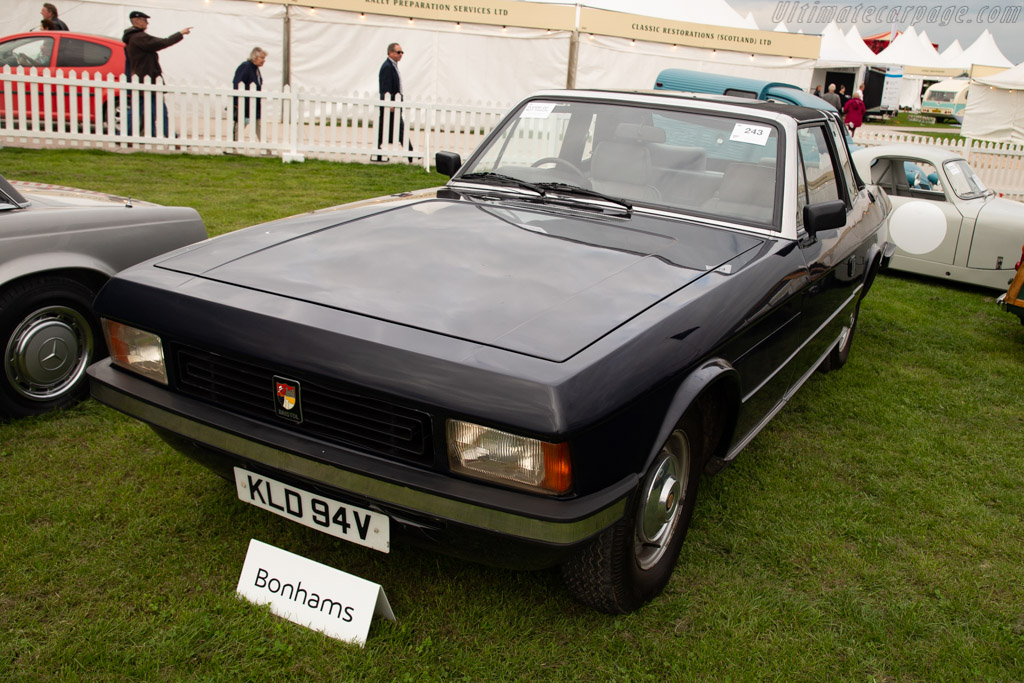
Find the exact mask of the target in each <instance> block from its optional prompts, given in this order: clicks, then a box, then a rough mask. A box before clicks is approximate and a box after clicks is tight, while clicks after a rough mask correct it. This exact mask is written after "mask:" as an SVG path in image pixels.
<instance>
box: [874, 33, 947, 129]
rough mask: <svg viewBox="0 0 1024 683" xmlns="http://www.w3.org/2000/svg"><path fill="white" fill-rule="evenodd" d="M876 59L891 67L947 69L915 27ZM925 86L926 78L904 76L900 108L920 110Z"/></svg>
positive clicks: (892, 43) (893, 42)
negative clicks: (925, 44)
mask: <svg viewBox="0 0 1024 683" xmlns="http://www.w3.org/2000/svg"><path fill="white" fill-rule="evenodd" d="M876 58H877V60H878V62H879V63H880V64H885V65H891V66H902V67H908V66H910V67H924V68H938V69H944V68H946V65H945V64H944V63H943V61H942V58H941V57H939V53H938V52H936V51H935V48H934V47H932V46H931V45H930V44H929V45H928V47H927V48H926V47H925V46H924V44H923V43H922V42H921V40H920V38H919V37H918V34H917V31H916V30H915V29H914V27H913V26H909V27H907V30H906V31H904V32H903V33H901V34H900V35H899V36H897V37H896V40H894V41H892V42H891V43H889V47H887V48H885V49H884V50H882V51H881V52H879V53H878V55H877V57H876ZM923 86H924V77H922V76H913V75H907V74H904V75H903V78H902V81H901V84H900V99H899V106H900V108H901V109H902V108H906V109H920V108H921V89H922V87H923Z"/></svg>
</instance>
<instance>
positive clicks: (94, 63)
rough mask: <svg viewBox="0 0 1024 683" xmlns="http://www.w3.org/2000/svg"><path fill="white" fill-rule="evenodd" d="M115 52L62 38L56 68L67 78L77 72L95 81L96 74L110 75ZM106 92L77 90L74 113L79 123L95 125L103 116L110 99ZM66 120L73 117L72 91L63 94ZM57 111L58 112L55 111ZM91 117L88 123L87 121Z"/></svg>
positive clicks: (92, 89)
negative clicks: (93, 123)
mask: <svg viewBox="0 0 1024 683" xmlns="http://www.w3.org/2000/svg"><path fill="white" fill-rule="evenodd" d="M114 52H115V51H114V50H113V49H112V48H111V47H110V46H108V45H105V44H103V43H99V42H95V41H91V40H84V39H82V38H72V37H69V36H61V37H60V39H59V44H58V45H57V63H56V68H58V69H62V70H63V71H64V75H65V76H67V75H69V74H70V72H72V71H74V72H75V73H76V74H77V75H79V76H82V75H85V74H88V75H89V76H90V77H92V78H95V77H96V75H97V74H104V73H108V72H109V70H108V64H109V63H110V62H111V61H112V60H113V59H114V57H115V56H116V55H115V54H114ZM107 93H108V91H107V90H106V89H104V88H88V87H81V88H76V93H75V110H76V111H77V113H78V120H80V121H81V120H88V121H95V120H96V118H97V117H99V116H100V115H101V112H102V110H103V103H104V102H105V101H106V99H107V97H108V94H107ZM63 98H64V112H65V117H70V116H71V110H72V106H71V105H72V103H71V92H70V89H65V90H64V93H63ZM55 111H56V110H55ZM86 116H88V119H86V118H85V117H86Z"/></svg>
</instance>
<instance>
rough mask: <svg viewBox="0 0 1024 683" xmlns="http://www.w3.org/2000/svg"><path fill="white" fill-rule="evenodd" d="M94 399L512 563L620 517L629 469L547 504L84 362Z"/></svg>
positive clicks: (578, 541)
mask: <svg viewBox="0 0 1024 683" xmlns="http://www.w3.org/2000/svg"><path fill="white" fill-rule="evenodd" d="M89 377H90V390H91V393H92V396H93V398H95V399H96V400H97V401H99V402H100V403H104V404H106V405H108V406H110V407H112V408H115V409H116V410H119V411H120V412H123V413H125V414H126V415H129V416H131V417H134V418H136V419H138V420H141V421H142V422H145V423H147V424H148V425H149V426H150V427H152V428H153V429H154V431H156V433H157V434H158V435H160V436H161V437H162V438H164V439H165V440H166V441H167V442H168V443H169V444H170V445H171V446H173V447H174V448H175V449H176V450H179V451H180V452H182V453H183V454H184V455H186V456H188V457H190V458H192V459H194V460H197V461H198V462H200V463H201V464H203V465H204V466H206V467H209V468H210V469H212V470H214V471H215V472H217V473H218V474H220V475H221V476H223V477H225V478H226V479H229V480H233V477H232V468H233V467H235V466H238V467H242V468H244V469H247V470H250V471H253V472H257V473H263V474H265V475H267V476H272V477H275V478H278V479H281V480H283V481H287V482H291V483H293V484H294V485H296V486H299V487H302V488H305V489H310V490H313V491H319V492H322V493H324V494H325V495H330V496H332V497H335V498H337V499H339V500H342V501H346V502H349V503H351V504H353V505H360V506H363V507H366V508H369V509H372V510H376V511H378V512H381V513H383V514H385V515H387V516H388V517H389V518H390V519H391V521H392V524H393V525H394V526H395V527H397V529H396V530H397V531H398V533H399V534H400V535H401V536H403V537H404V538H408V539H409V540H411V541H412V542H414V543H416V544H418V545H426V546H429V547H431V548H432V549H436V550H440V551H442V552H446V553H448V554H453V555H457V556H465V557H469V558H470V559H473V560H475V561H480V562H485V563H488V564H496V565H500V566H508V567H516V568H539V567H544V566H550V565H553V564H556V563H558V562H559V561H561V560H563V559H565V557H567V556H568V555H569V554H570V553H571V552H573V551H574V550H575V549H576V548H578V547H579V546H580V545H582V544H584V543H585V542H586V541H587V540H588V539H590V538H592V537H593V536H594V535H596V534H597V533H599V532H601V531H602V530H604V529H606V528H607V527H609V526H611V525H612V524H614V523H615V522H616V521H618V520H619V519H620V518H621V517H623V515H624V514H625V510H626V504H627V500H628V499H629V496H630V494H631V493H632V492H633V490H634V489H635V488H636V486H637V477H636V476H635V475H630V476H628V477H626V478H624V479H622V480H621V481H619V482H616V483H615V484H614V485H612V486H610V487H608V488H606V489H604V490H602V491H600V492H598V493H595V494H591V495H588V496H584V497H579V498H573V499H562V500H556V499H551V498H546V497H543V496H538V495H533V494H529V493H523V492H518V491H511V490H505V489H500V488H496V487H494V486H491V485H488V484H484V483H478V482H473V481H469V480H463V479H458V478H456V477H452V476H450V475H448V474H446V473H441V472H437V471H434V470H428V469H424V468H419V467H412V466H408V465H405V464H402V463H396V462H390V461H387V460H384V459H381V458H376V457H370V456H365V455H363V454H360V453H358V452H356V451H353V450H349V449H346V448H343V447H340V446H338V445H336V444H328V443H326V442H322V441H318V440H315V439H311V438H309V437H306V436H301V435H297V434H295V433H294V432H290V431H289V430H288V429H286V428H284V427H278V426H274V425H267V424H264V423H261V422H257V421H254V420H250V419H248V418H245V417H242V416H239V415H235V414H233V413H230V412H227V411H224V410H221V409H219V408H217V407H216V406H212V405H208V404H205V403H202V402H200V401H196V400H194V399H191V398H188V397H185V396H182V395H179V394H176V393H174V392H172V391H169V390H167V389H165V388H163V387H160V386H157V385H155V384H152V383H150V382H148V381H145V380H142V379H140V378H138V377H135V376H133V375H131V374H130V373H127V372H124V371H121V370H119V369H118V368H115V367H114V366H113V365H112V363H111V361H110V360H109V359H105V360H103V361H100V362H98V363H95V364H94V365H92V366H91V367H90V368H89Z"/></svg>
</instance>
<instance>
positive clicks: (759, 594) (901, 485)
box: [0, 148, 1024, 682]
mask: <svg viewBox="0 0 1024 683" xmlns="http://www.w3.org/2000/svg"><path fill="white" fill-rule="evenodd" d="M0 172H2V173H3V174H4V175H5V176H7V177H9V178H17V179H25V180H36V181H44V182H53V183H60V184H67V185H75V186H79V187H84V188H88V189H96V190H103V191H109V192H116V193H121V194H131V195H132V196H133V197H137V198H138V199H145V200H153V201H158V202H161V203H177V204H186V205H189V206H193V207H195V208H196V209H198V210H199V212H200V213H201V214H202V215H203V217H204V219H205V220H206V221H207V225H208V226H209V228H210V232H211V234H219V233H222V232H226V231H229V230H233V229H236V228H239V227H242V226H243V225H247V224H250V223H254V222H257V221H262V220H268V219H272V218H276V217H278V216H281V215H286V214H289V213H295V212H300V211H305V210H309V209H314V208H319V207H323V206H327V205H331V204H336V203H339V202H343V201H348V200H353V199H357V198H363V197H368V196H373V195H375V194H383V193H389V192H395V191H398V190H400V189H411V188H415V187H426V186H430V185H435V184H440V181H441V180H442V178H440V177H439V176H438V175H436V174H428V173H426V172H424V171H423V170H422V169H418V168H413V167H408V166H398V165H395V166H383V167H382V166H365V165H355V164H330V163H323V162H307V163H306V164H293V165H282V164H281V163H280V162H279V161H276V160H265V159H249V158H241V157H223V158H215V157H192V156H160V155H146V154H135V155H116V154H109V153H102V152H76V151H66V152H55V151H33V150H19V149H9V148H8V149H3V150H0ZM994 294H995V292H989V291H984V290H978V289H974V288H969V287H959V286H955V285H952V286H951V285H948V284H943V283H937V282H932V281H926V280H921V279H917V278H912V277H906V276H901V275H889V274H883V275H882V276H881V277H880V278H879V280H878V282H877V283H876V284H875V286H874V288H873V289H872V291H871V293H870V295H869V297H868V298H867V299H866V300H865V302H864V305H863V307H862V315H861V319H860V322H859V323H858V328H857V337H856V340H855V343H854V347H853V352H852V354H851V357H850V362H849V363H848V365H847V366H846V367H845V368H843V369H842V370H841V371H839V372H835V373H832V374H829V375H818V376H815V377H813V378H812V379H811V380H810V381H809V382H808V383H807V384H806V385H805V386H804V388H803V389H802V390H801V391H800V392H799V393H798V394H797V396H796V397H795V398H794V399H793V401H792V402H791V403H790V405H789V406H787V407H786V408H785V409H784V410H783V411H782V412H781V413H780V414H779V415H778V417H777V418H776V419H775V420H774V421H773V422H772V424H771V425H770V426H769V427H768V428H767V429H766V430H765V431H764V432H762V433H761V435H760V436H758V437H757V438H756V439H755V440H754V441H753V442H752V443H751V444H750V445H749V446H748V447H747V448H746V450H745V451H744V452H743V453H742V454H741V456H740V457H739V459H738V460H737V461H736V463H735V464H734V465H733V466H731V467H729V468H727V469H726V470H725V471H724V472H722V473H721V474H719V475H718V476H716V477H713V478H710V479H706V480H705V481H704V482H702V488H701V490H700V493H699V497H698V501H697V507H696V512H695V515H694V523H693V526H692V528H691V530H690V533H689V536H688V538H687V541H686V544H685V545H684V547H683V552H682V556H681V558H680V561H679V565H678V567H677V569H676V571H675V574H674V575H673V577H672V580H671V581H670V583H669V585H668V587H667V589H666V591H665V593H664V594H663V595H662V596H661V597H660V598H658V599H657V600H655V601H654V602H653V603H651V604H650V605H648V606H647V607H645V608H643V609H641V610H639V611H638V612H636V613H634V614H631V615H628V616H623V617H608V616H604V615H600V614H597V613H594V612H591V611H589V610H587V609H585V608H583V607H581V606H579V605H577V604H576V603H574V602H573V601H572V600H571V599H570V598H569V596H568V595H567V593H566V592H565V590H564V589H563V588H562V586H561V582H560V579H559V577H558V574H557V572H556V571H543V572H533V573H530V572H511V571H506V570H501V569H493V568H488V567H484V566H479V565H475V564H471V563H466V562H462V561H458V560H453V559H450V558H447V557H444V556H441V555H436V554H433V553H430V552H426V551H422V550H417V549H414V548H410V547H407V546H404V545H402V544H401V543H395V544H393V550H392V552H391V554H389V555H382V554H379V553H376V552H374V551H372V550H367V549H363V548H360V547H357V546H353V545H350V544H346V543H344V542H342V541H339V540H337V539H334V538H332V537H330V536H326V535H323V534H319V533H317V532H315V531H313V530H310V529H307V528H305V527H302V526H299V525H295V524H291V523H289V522H287V521H286V520H284V519H281V518H279V517H277V516H274V515H271V514H269V513H266V512H263V511H261V510H258V509H256V508H254V507H250V506H247V505H244V504H242V503H241V502H239V501H238V499H237V497H236V495H235V491H234V488H233V487H232V486H231V485H229V484H228V483H226V482H224V481H223V480H221V479H219V478H218V477H216V476H215V475H213V474H212V473H210V472H209V471H207V470H205V469H204V468H202V467H200V466H199V465H196V464H194V463H193V462H192V461H189V460H187V459H185V458H184V457H182V456H180V455H178V454H177V453H175V452H173V451H172V450H171V449H169V448H168V447H167V446H166V445H164V443H163V442H162V441H160V440H159V439H158V438H157V437H156V436H154V435H153V434H152V433H151V432H150V431H149V429H147V428H146V427H144V426H142V425H141V424H140V423H137V422H135V421H133V420H131V419H129V418H126V417H124V416H122V415H120V414H119V413H116V412H114V411H112V410H109V409H107V408H105V407H103V406H100V405H99V404H97V403H95V402H93V401H88V402H86V403H84V404H82V405H80V406H78V407H76V408H74V409H72V410H69V411H66V412H64V413H60V414H54V415H48V416H45V417H40V418H34V419H27V420H22V421H20V422H16V423H13V424H6V425H2V426H0V500H2V503H0V634H2V637H0V679H3V680H5V681H7V680H25V681H37V680H52V679H58V680H62V679H70V680H89V681H93V680H126V679H145V680H151V679H155V680H179V679H194V678H195V679H204V680H232V681H233V680H309V679H325V680H338V681H344V680H389V681H390V680H400V681H404V680H415V681H419V680H445V681H447V680H512V679H522V680H564V681H577V680H588V681H589V680H597V681H603V680H616V681H632V680H650V681H666V680H680V681H690V680H764V679H768V680H782V681H813V682H820V681H827V680H858V681H861V680H862V681H935V680H985V681H987V680H996V681H1014V680H1017V681H1019V680H1021V679H1024V456H1022V451H1024V412H1022V410H1021V405H1022V396H1024V381H1022V378H1024V327H1022V326H1021V325H1020V324H1019V321H1018V319H1017V318H1016V317H1015V316H1012V315H1010V314H1007V313H1003V312H1002V311H1000V310H998V309H997V308H996V306H995V305H994V303H993V299H994ZM251 538H257V539H259V540H261V541H264V542H266V543H270V544H273V545H275V546H278V547H280V548H283V549H285V550H288V551H291V552H294V553H297V554H300V555H303V556H305V557H308V558H311V559H313V560H316V561H319V562H323V563H325V564H328V565H331V566H333V567H337V568H339V569H342V570H344V571H347V572H350V573H353V574H355V575H357V576H361V577H363V578H366V579H369V580H371V581H375V582H377V583H380V584H381V585H383V587H384V589H385V590H386V592H387V595H388V597H389V599H390V601H391V604H392V606H393V607H394V610H395V613H396V615H397V617H398V622H397V623H391V622H386V621H384V622H375V623H374V625H373V627H372V628H371V631H370V639H369V642H368V643H367V646H366V647H365V649H359V648H358V647H355V646H352V645H348V644H345V643H341V642H337V641H334V640H331V639H329V638H326V637H324V636H322V635H320V634H318V633H316V632H313V631H310V630H307V629H305V628H302V627H300V626H297V625H295V624H292V623H290V622H288V621H285V620H283V619H280V618H278V617H276V616H274V615H272V614H270V613H269V611H267V610H266V609H264V608H260V607H255V606H253V605H251V604H249V603H247V602H244V601H242V600H239V599H238V598H236V597H235V586H236V584H237V581H238V575H239V572H240V571H241V567H242V562H243V559H244V557H245V552H246V548H247V545H248V543H249V539H251Z"/></svg>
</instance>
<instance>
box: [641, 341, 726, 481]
mask: <svg viewBox="0 0 1024 683" xmlns="http://www.w3.org/2000/svg"><path fill="white" fill-rule="evenodd" d="M740 403H741V401H740V382H739V373H738V372H737V371H736V369H735V368H733V367H732V364H730V363H729V362H728V361H726V360H724V359H721V358H712V359H709V360H707V361H705V362H704V363H702V364H701V365H700V366H699V367H697V368H696V369H695V370H693V371H692V372H690V374H689V375H687V376H686V378H685V379H684V380H683V381H682V383H681V384H680V385H679V388H678V389H677V390H676V392H675V394H674V395H673V397H672V400H671V401H670V402H669V406H668V409H667V410H666V411H665V416H664V419H663V420H662V423H661V427H660V428H659V430H658V435H657V438H656V439H655V440H654V447H653V449H652V450H651V452H650V453H648V454H647V458H646V461H645V462H644V467H643V470H641V471H642V472H645V471H647V469H648V468H649V467H650V465H651V463H652V462H654V459H655V458H656V456H657V455H658V452H659V451H660V450H661V446H662V444H664V443H665V442H666V441H667V440H668V437H669V435H670V434H671V433H672V430H674V429H675V428H676V425H678V424H679V423H680V421H682V419H683V416H685V415H686V414H687V412H688V411H690V410H696V411H697V416H698V420H699V421H700V425H701V440H702V444H701V445H702V448H701V456H702V458H703V461H704V464H705V465H707V463H708V462H711V461H712V460H713V459H714V458H721V457H723V456H724V455H725V453H726V451H727V449H728V445H729V443H730V442H731V441H732V436H733V433H734V432H735V429H736V420H737V417H738V414H739V406H740Z"/></svg>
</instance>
